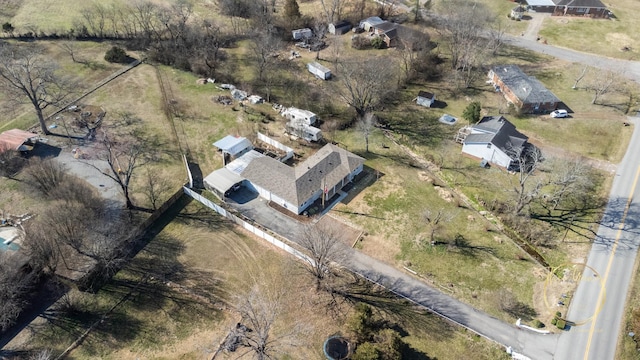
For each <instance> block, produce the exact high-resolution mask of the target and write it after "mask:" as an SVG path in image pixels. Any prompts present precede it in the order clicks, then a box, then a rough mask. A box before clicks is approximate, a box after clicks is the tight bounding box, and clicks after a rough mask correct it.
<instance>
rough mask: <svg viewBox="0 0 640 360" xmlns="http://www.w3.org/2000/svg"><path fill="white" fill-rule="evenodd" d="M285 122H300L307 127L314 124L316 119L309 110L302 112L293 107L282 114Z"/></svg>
mask: <svg viewBox="0 0 640 360" xmlns="http://www.w3.org/2000/svg"><path fill="white" fill-rule="evenodd" d="M281 115H282V116H284V117H285V118H286V119H287V120H289V121H293V122H301V123H304V124H307V125H313V124H315V122H316V120H318V117H317V116H316V114H314V113H312V112H311V111H309V110H302V109H298V108H294V107H290V108H287V109H285V110H284V111H283V112H282V114H281Z"/></svg>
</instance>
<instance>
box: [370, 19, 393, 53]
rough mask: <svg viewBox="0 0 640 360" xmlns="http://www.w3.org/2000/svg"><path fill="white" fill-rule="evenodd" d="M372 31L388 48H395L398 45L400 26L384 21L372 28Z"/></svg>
mask: <svg viewBox="0 0 640 360" xmlns="http://www.w3.org/2000/svg"><path fill="white" fill-rule="evenodd" d="M370 29H371V31H372V32H373V33H374V34H376V35H378V36H380V37H381V38H382V40H383V41H384V43H385V44H387V47H395V46H396V45H397V43H398V24H394V23H390V22H388V21H384V22H382V23H380V24H375V25H373V26H371V28H370Z"/></svg>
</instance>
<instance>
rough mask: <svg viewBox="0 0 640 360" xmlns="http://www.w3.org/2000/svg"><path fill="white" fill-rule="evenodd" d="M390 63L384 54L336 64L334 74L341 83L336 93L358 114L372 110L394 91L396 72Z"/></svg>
mask: <svg viewBox="0 0 640 360" xmlns="http://www.w3.org/2000/svg"><path fill="white" fill-rule="evenodd" d="M391 63H393V60H391V59H389V58H386V57H375V58H372V59H367V60H366V61H364V60H360V59H352V60H350V61H349V62H340V63H339V66H338V74H337V75H338V79H339V81H340V83H341V85H342V86H341V87H340V88H338V89H337V92H338V95H339V96H340V97H341V98H342V99H343V100H344V101H345V102H346V103H347V104H348V105H349V106H350V107H352V108H353V109H354V110H355V111H356V114H357V117H363V116H364V115H365V114H366V113H367V112H369V111H372V110H374V109H375V108H376V107H377V106H378V105H380V104H381V103H382V102H383V100H384V99H385V98H386V97H387V96H389V95H390V94H391V93H392V92H393V91H395V83H396V82H395V81H394V80H395V78H396V75H397V74H396V72H395V67H394V66H392V65H390V64H391Z"/></svg>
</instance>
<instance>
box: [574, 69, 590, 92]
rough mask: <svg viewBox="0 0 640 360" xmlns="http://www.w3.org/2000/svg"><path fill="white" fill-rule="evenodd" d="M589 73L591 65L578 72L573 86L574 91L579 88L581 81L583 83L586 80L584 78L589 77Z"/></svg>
mask: <svg viewBox="0 0 640 360" xmlns="http://www.w3.org/2000/svg"><path fill="white" fill-rule="evenodd" d="M588 71H589V65H584V66H583V67H582V69H581V70H580V71H578V72H577V74H576V77H575V79H574V82H573V86H572V87H571V88H572V89H574V90H575V89H577V88H578V83H579V82H580V81H582V79H584V77H585V76H586V75H587V72H588Z"/></svg>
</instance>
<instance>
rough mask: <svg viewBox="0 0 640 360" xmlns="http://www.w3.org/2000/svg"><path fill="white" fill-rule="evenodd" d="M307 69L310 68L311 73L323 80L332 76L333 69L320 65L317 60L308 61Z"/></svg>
mask: <svg viewBox="0 0 640 360" xmlns="http://www.w3.org/2000/svg"><path fill="white" fill-rule="evenodd" d="M307 70H309V72H310V73H312V74H313V75H315V76H316V77H318V78H320V79H322V80H328V79H330V78H331V70H329V69H328V68H326V67H324V66H322V65H320V64H319V63H317V62H311V63H308V64H307Z"/></svg>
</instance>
